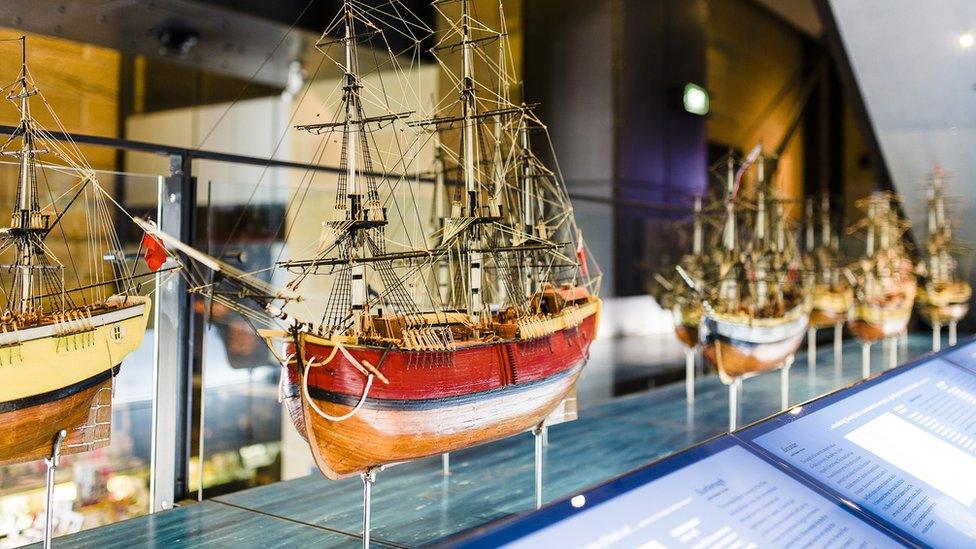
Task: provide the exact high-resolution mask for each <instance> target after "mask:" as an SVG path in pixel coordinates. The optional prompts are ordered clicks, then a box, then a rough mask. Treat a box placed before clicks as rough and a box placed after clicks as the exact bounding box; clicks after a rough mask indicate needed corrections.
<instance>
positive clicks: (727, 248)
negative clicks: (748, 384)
mask: <svg viewBox="0 0 976 549" xmlns="http://www.w3.org/2000/svg"><path fill="white" fill-rule="evenodd" d="M766 163H767V159H766V158H765V156H764V155H763V153H762V148H761V147H756V148H755V149H753V151H752V152H751V153H750V154H749V156H748V157H747V158H746V159H745V161H744V162H743V163H742V164H741V165H740V166H739V167H738V169H736V166H735V160H734V158H733V157H732V156H731V154H730V156H729V158H728V159H727V161H726V178H725V180H726V186H725V187H726V189H725V191H726V192H725V198H724V210H725V216H724V227H723V233H722V249H721V252H720V255H719V260H718V262H717V263H718V264H717V266H716V271H717V272H713V273H712V278H711V279H709V278H706V279H705V281H704V283H705V285H704V286H700V287H699V288H698V290H699V294H700V295H701V297H702V308H703V318H702V324H701V342H702V351H703V354H704V356H705V358H706V359H707V360H708V361H709V362H710V363H712V364H714V365H715V367H716V368H717V369H718V372H719V376H720V377H721V379H722V381H723V382H726V383H731V381H732V380H733V379H735V378H739V377H742V376H747V375H751V374H756V373H760V372H764V371H768V370H772V369H775V368H777V367H779V366H781V365H783V364H784V363H785V362H786V361H788V360H789V359H790V357H791V356H792V355H793V354H794V353H795V352H796V350H797V348H798V347H799V345H800V343H801V342H802V340H803V337H804V335H805V333H806V329H807V323H808V321H809V317H810V299H809V296H808V293H807V288H806V287H805V286H804V277H803V276H801V260H800V257H799V253H798V251H797V250H796V246H795V244H794V243H793V242H792V239H791V238H790V234H789V232H788V231H787V228H786V219H785V215H784V211H783V201H782V200H779V199H777V198H776V197H775V196H774V195H773V194H774V193H773V190H772V187H771V185H770V184H769V181H768V179H767V177H766V167H767V166H766ZM751 168H754V169H755V173H756V180H755V187H756V189H755V200H753V201H745V200H743V199H742V198H741V197H740V196H739V194H740V193H739V191H740V186H741V183H742V181H743V178H744V176H745V174H746V172H747V171H749V170H750V169H751ZM746 205H748V206H749V207H750V208H752V209H753V213H752V215H751V216H750V217H751V220H752V223H751V227H752V232H751V234H749V235H741V234H740V231H739V226H738V225H739V223H738V221H737V220H738V218H739V216H740V215H741V214H742V212H740V211H739V210H740V209H741V208H742V207H743V206H746ZM689 283H693V282H692V281H690V280H689Z"/></svg>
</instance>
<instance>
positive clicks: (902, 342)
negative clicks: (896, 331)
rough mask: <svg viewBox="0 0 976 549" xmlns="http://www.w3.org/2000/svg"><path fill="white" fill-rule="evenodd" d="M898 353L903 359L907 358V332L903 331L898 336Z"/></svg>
mask: <svg viewBox="0 0 976 549" xmlns="http://www.w3.org/2000/svg"><path fill="white" fill-rule="evenodd" d="M898 351H899V352H900V353H901V354H903V355H905V357H907V356H908V330H905V331H904V332H902V334H901V335H900V336H898Z"/></svg>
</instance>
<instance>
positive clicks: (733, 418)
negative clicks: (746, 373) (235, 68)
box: [729, 377, 742, 433]
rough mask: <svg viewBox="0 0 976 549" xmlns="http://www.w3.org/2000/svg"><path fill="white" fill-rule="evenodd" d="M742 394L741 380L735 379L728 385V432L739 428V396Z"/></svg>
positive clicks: (739, 378)
mask: <svg viewBox="0 0 976 549" xmlns="http://www.w3.org/2000/svg"><path fill="white" fill-rule="evenodd" d="M741 394H742V378H741V377H737V378H735V379H733V380H732V383H730V384H729V432H730V433H731V432H732V431H735V430H736V429H737V428H738V427H739V396H740V395H741Z"/></svg>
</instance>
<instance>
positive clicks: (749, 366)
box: [701, 313, 809, 383]
mask: <svg viewBox="0 0 976 549" xmlns="http://www.w3.org/2000/svg"><path fill="white" fill-rule="evenodd" d="M808 320H809V319H808V315H807V314H806V313H803V314H799V315H796V316H795V318H792V319H790V320H787V321H785V322H783V323H781V324H777V325H775V326H750V325H748V324H744V323H736V322H729V321H724V320H721V319H716V318H713V317H710V316H706V317H705V319H704V320H703V321H702V330H701V332H702V337H701V340H702V354H703V355H704V357H705V359H706V360H708V361H709V362H710V363H712V364H714V365H715V367H716V368H717V369H718V372H719V377H720V378H721V379H722V381H723V382H725V383H730V382H731V381H732V380H733V379H735V378H737V377H741V376H744V375H749V374H756V373H760V372H765V371H768V370H772V369H775V368H778V367H779V366H781V365H782V364H783V363H784V362H785V361H786V359H787V358H788V357H789V356H790V355H792V354H794V353H795V352H796V350H797V349H798V348H799V347H800V343H801V342H802V341H803V337H804V335H805V334H806V329H807V323H808Z"/></svg>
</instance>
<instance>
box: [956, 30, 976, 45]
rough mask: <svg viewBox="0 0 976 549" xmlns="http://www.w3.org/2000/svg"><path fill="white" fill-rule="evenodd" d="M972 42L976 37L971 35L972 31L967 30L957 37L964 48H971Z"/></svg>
mask: <svg viewBox="0 0 976 549" xmlns="http://www.w3.org/2000/svg"><path fill="white" fill-rule="evenodd" d="M973 44H976V37H974V36H973V33H971V32H967V33H966V34H963V35H961V36H960V37H959V45H960V46H962V47H964V48H971V47H972V46H973Z"/></svg>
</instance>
